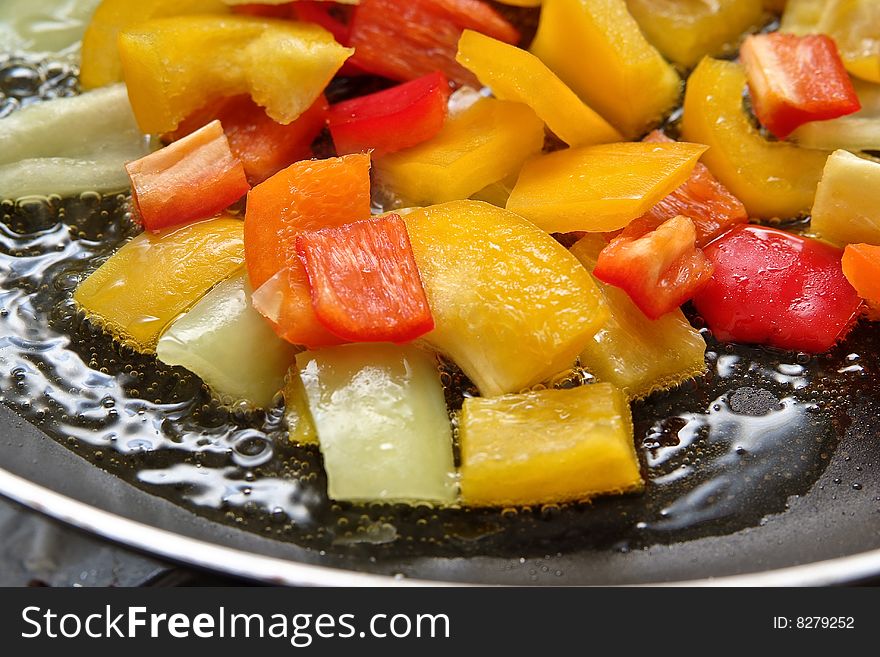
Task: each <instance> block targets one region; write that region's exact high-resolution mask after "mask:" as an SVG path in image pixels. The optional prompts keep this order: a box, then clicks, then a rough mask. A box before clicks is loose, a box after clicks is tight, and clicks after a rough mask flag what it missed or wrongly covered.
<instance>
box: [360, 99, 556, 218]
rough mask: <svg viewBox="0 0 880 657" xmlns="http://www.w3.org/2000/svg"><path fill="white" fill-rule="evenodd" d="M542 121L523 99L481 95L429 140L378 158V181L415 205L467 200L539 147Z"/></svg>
mask: <svg viewBox="0 0 880 657" xmlns="http://www.w3.org/2000/svg"><path fill="white" fill-rule="evenodd" d="M543 145H544V123H543V122H542V121H541V119H539V118H538V117H537V116H535V113H534V112H533V111H532V110H531V109H529V108H528V107H526V106H525V105H522V104H521V103H511V102H508V101H504V100H495V99H493V98H482V99H480V100H478V101H477V102H476V103H475V104H474V105H472V106H471V107H469V108H468V109H466V110H464V111H462V112H461V113H460V114H457V115H454V116H450V117H449V118H448V119H447V120H446V123H445V124H444V126H443V128H442V129H441V130H440V132H439V133H438V134H437V136H436V137H434V138H433V139H431V140H429V141H426V142H424V143H422V144H419V145H418V146H415V147H413V148H408V149H406V150H403V151H400V152H397V153H392V154H391V155H386V156H385V157H382V158H378V159H377V160H376V163H375V170H376V181H377V183H379V184H380V185H384V186H385V187H387V188H389V189H391V190H393V191H394V192H395V193H396V194H398V195H399V196H400V197H402V198H403V199H405V200H406V201H407V202H409V203H410V204H413V205H419V204H431V203H442V202H445V201H453V200H459V199H465V198H468V197H469V196H471V195H472V194H474V193H476V192H478V191H479V190H481V189H483V188H484V187H486V186H487V185H489V184H491V183H494V182H497V181H499V180H501V179H503V178H506V177H508V176H510V175H515V174H516V173H517V172H518V171H519V170H520V168H521V167H522V164H523V162H525V161H526V160H527V159H528V158H530V157H532V156H533V155H536V154H538V153H540V152H541V148H542V147H543Z"/></svg>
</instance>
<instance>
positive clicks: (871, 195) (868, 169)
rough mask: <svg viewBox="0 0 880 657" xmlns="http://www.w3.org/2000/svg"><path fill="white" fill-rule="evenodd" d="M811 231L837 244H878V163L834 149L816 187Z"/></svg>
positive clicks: (879, 183) (879, 182)
mask: <svg viewBox="0 0 880 657" xmlns="http://www.w3.org/2000/svg"><path fill="white" fill-rule="evenodd" d="M812 214H813V216H812V219H811V221H810V231H811V232H813V233H815V234H816V235H817V236H818V237H820V238H822V239H824V240H827V241H829V242H833V243H835V244H837V245H839V246H845V245H847V244H876V245H880V164H878V163H877V162H875V161H873V160H868V159H865V158H861V157H858V156H857V155H853V154H852V153H850V152H848V151H843V150H840V151H835V152H834V153H832V154H831V156H830V157H829V158H828V162H827V163H826V164H825V170H824V171H823V173H822V180H821V181H820V182H819V187H818V188H817V189H816V202H815V203H813V213H812Z"/></svg>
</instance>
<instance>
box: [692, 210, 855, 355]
mask: <svg viewBox="0 0 880 657" xmlns="http://www.w3.org/2000/svg"><path fill="white" fill-rule="evenodd" d="M705 253H706V256H707V257H708V258H709V260H710V261H711V262H712V263H713V264H714V265H715V273H714V274H713V276H712V280H711V281H709V284H708V285H706V287H704V288H703V290H702V291H701V292H700V293H699V294H697V296H696V297H694V304H695V306H696V308H697V311H698V312H699V313H700V315H701V316H702V317H703V318H704V319H705V320H706V323H707V324H708V325H709V328H710V329H711V330H712V333H713V334H714V335H715V337H717V338H718V339H719V340H723V341H731V342H745V343H756V344H764V345H767V346H770V347H777V348H779V349H787V350H792V351H804V352H808V353H822V352H824V351H828V350H829V349H830V348H831V347H833V346H834V345H835V344H836V343H837V342H838V341H840V340H842V339H843V338H844V336H845V335H846V333H847V332H848V331H849V329H850V328H851V327H852V324H853V323H854V321H855V319H856V317H857V315H858V312H859V309H860V306H861V300H860V299H859V296H858V294H856V291H855V289H853V286H852V285H851V284H850V283H849V282H848V281H847V279H846V277H845V276H844V273H843V269H842V267H841V255H842V254H841V252H840V250H838V249H836V248H834V247H831V246H828V245H827V244H824V243H822V242H819V241H817V240H813V239H810V238H805V237H800V236H798V235H793V234H791V233H787V232H784V231H781V230H776V229H774V228H764V227H761V226H755V225H744V226H737V227H736V228H734V229H733V230H731V231H730V232H729V233H727V234H725V235H724V236H722V237H720V238H719V239H717V240H715V241H714V242H712V243H711V244H710V245H709V246H707V247H706V248H705Z"/></svg>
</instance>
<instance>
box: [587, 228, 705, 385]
mask: <svg viewBox="0 0 880 657" xmlns="http://www.w3.org/2000/svg"><path fill="white" fill-rule="evenodd" d="M603 248H605V240H604V239H603V238H602V237H601V236H600V235H586V236H585V237H583V238H582V239H580V240H578V242H577V243H575V244H574V245H573V246H572V247H571V253H572V255H574V256H575V257H576V258H577V259H578V260H580V261H581V263H582V264H583V265H584V267H586V269H587V271H590V272H592V271H593V269H594V268H595V266H596V261H597V259H598V257H599V253H600V252H601V251H602V249H603ZM597 283H598V285H599V289H600V290H601V291H602V296H603V298H604V300H605V303H606V305H607V306H608V310H609V313H610V314H609V317H608V319H607V320H606V321H605V323H604V324H603V325H602V328H600V329H599V331H598V332H597V333H596V335H595V336H594V337H593V339H592V340H591V341H590V342H589V343H588V344H587V346H586V348H585V349H584V350H583V351H582V352H581V355H580V358H579V360H580V363H581V365H583V366H584V367H585V368H587V370H588V371H589V372H590V373H591V374H593V375H594V376H596V377H597V379H598V380H599V381H607V382H609V383H613V384H614V385H616V386H617V387H619V388H620V389H621V390H623V392H624V393H625V394H626V395H627V397H628V398H629V399H641V398H642V397H647V396H648V395H649V394H651V393H652V392H655V391H657V390H665V389H667V388H672V387H674V386H677V385H679V384H680V383H681V382H682V381H685V380H687V379H690V378H692V377H695V376H697V375H699V374H702V373H703V372H704V371H705V369H706V361H705V353H706V341H705V340H703V336H702V335H700V333H699V331H697V330H696V329H695V328H693V327H692V326H691V324H690V322H688V320H687V318H686V317H685V316H684V313H683V312H682V311H681V310H678V309H677V310H673V311H672V312H669V313H666V314H665V315H663V316H662V317H660V318H659V319H656V320H652V319H649V318H648V317H646V316H645V313H643V312H642V311H641V310H639V307H638V306H636V304H635V303H633V301H632V299H630V297H629V295H628V294H627V293H626V292H624V291H623V290H621V289H620V288H617V287H614V286H613V285H606V284H605V283H602V282H601V281H597Z"/></svg>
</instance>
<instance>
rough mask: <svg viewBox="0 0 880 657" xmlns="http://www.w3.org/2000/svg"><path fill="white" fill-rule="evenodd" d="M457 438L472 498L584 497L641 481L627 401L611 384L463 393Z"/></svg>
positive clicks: (465, 494) (507, 501)
mask: <svg viewBox="0 0 880 657" xmlns="http://www.w3.org/2000/svg"><path fill="white" fill-rule="evenodd" d="M459 437H460V442H461V496H462V501H463V502H464V503H465V504H467V505H471V506H514V505H522V504H530V505H531V504H551V503H558V502H572V501H581V500H587V499H590V498H592V497H595V496H596V495H601V494H604V493H622V492H627V491H633V490H638V489H640V488H641V487H642V485H643V482H642V477H641V474H640V472H639V461H638V458H637V457H636V452H635V449H634V446H633V428H632V420H631V418H630V410H629V404H628V403H627V401H626V398H625V397H624V396H623V394H622V393H621V392H620V390H618V389H617V388H615V387H614V386H612V385H611V384H610V383H596V384H594V385H588V386H581V387H578V388H573V389H571V390H541V391H538V392H529V393H526V394H522V395H505V396H503V397H495V398H492V399H483V398H479V397H472V398H468V399H465V401H464V406H463V407H462V412H461V419H460V422H459Z"/></svg>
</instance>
